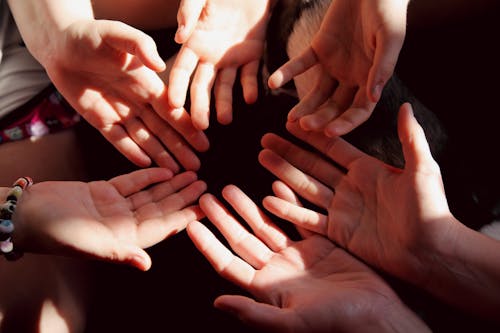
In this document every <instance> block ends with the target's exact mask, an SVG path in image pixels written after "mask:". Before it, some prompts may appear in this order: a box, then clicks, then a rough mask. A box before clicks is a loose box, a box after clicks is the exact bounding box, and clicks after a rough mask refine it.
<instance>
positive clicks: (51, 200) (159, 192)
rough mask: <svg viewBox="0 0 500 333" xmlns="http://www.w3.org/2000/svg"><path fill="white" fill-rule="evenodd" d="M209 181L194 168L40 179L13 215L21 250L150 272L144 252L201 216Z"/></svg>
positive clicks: (147, 256)
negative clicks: (77, 178) (199, 178)
mask: <svg viewBox="0 0 500 333" xmlns="http://www.w3.org/2000/svg"><path fill="white" fill-rule="evenodd" d="M205 189H206V185H205V183H204V182H202V181H197V180H196V174H195V173H193V172H191V171H186V172H184V173H181V174H178V175H176V176H173V173H172V172H171V171H170V170H168V169H161V168H151V169H141V170H138V171H134V172H132V173H129V174H126V175H122V176H118V177H115V178H113V179H111V180H109V181H94V182H89V183H83V182H68V181H66V182H54V181H50V182H41V183H35V184H34V185H33V186H31V187H30V188H29V189H27V190H25V191H24V192H23V195H22V196H21V198H20V199H19V202H18V204H17V209H16V211H15V214H14V216H13V219H14V221H13V223H14V225H15V230H14V234H13V243H14V246H16V247H19V248H20V249H21V250H24V251H28V252H37V253H49V254H56V255H70V256H79V257H88V258H92V259H98V260H105V261H111V262H116V263H125V264H129V265H132V266H134V267H137V268H139V269H141V270H147V269H149V267H150V266H151V258H150V257H149V255H148V254H147V253H146V252H145V251H144V250H143V249H144V248H147V247H150V246H153V245H154V244H156V243H158V242H161V241H162V240H164V239H166V238H168V237H170V236H172V235H174V234H176V233H177V232H179V231H180V230H183V229H184V228H185V227H186V225H187V224H188V223H189V222H191V221H194V220H197V219H200V218H202V217H203V213H202V212H201V210H200V209H199V207H198V206H196V205H195V202H196V201H197V200H198V198H199V196H200V195H201V194H202V193H203V192H204V191H205Z"/></svg>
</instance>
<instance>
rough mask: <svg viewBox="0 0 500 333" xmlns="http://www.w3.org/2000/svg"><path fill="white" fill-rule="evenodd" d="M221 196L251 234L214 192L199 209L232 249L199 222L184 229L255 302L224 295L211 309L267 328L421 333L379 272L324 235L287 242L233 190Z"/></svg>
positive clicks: (417, 322)
mask: <svg viewBox="0 0 500 333" xmlns="http://www.w3.org/2000/svg"><path fill="white" fill-rule="evenodd" d="M275 190H276V191H277V193H278V194H277V195H283V196H285V197H286V196H287V194H286V193H280V189H279V188H275ZM222 195H223V197H224V199H225V200H226V201H227V202H228V204H229V205H230V206H231V207H232V208H233V209H234V210H235V211H236V212H237V213H238V214H239V215H240V217H241V218H242V219H243V220H244V221H245V222H246V223H248V225H249V226H250V228H251V229H252V232H250V231H248V230H247V229H246V228H245V227H243V226H242V225H241V224H240V223H239V222H238V219H237V217H235V216H234V215H232V214H231V213H230V212H229V211H228V209H226V207H225V206H224V205H223V204H222V203H221V202H219V201H218V200H217V199H216V198H215V197H214V196H213V195H210V194H205V195H203V196H202V198H201V199H200V207H201V208H202V209H203V211H204V212H205V213H206V215H207V217H208V219H209V220H210V221H211V222H212V223H213V224H214V226H215V227H216V228H217V229H218V230H219V231H220V232H221V233H222V235H223V236H224V238H225V239H226V241H227V242H228V244H229V246H230V247H231V248H232V250H233V251H234V252H235V254H233V253H232V252H231V251H230V250H229V249H228V247H226V246H224V245H223V244H222V243H221V242H220V241H219V240H217V238H216V237H215V236H214V235H213V234H212V232H211V231H209V229H207V228H206V227H205V226H204V225H203V224H201V223H199V222H192V223H190V224H189V226H188V234H189V236H190V237H191V239H192V240H193V242H194V244H195V245H196V247H197V248H198V249H199V250H200V252H201V253H203V254H204V255H205V257H206V258H207V259H208V261H209V262H210V263H211V264H212V266H213V267H214V269H215V270H216V271H217V272H218V273H219V274H220V275H221V276H222V277H224V278H226V279H228V280H230V281H232V282H233V283H235V284H237V285H238V286H240V287H242V288H243V289H244V290H246V291H248V292H250V294H251V295H252V296H253V297H255V300H254V299H252V298H250V297H247V296H243V295H223V296H220V297H218V298H217V299H216V300H215V303H214V304H215V306H216V307H217V308H219V309H221V310H224V311H228V312H229V313H231V314H233V315H236V316H238V318H240V319H241V320H243V321H244V322H245V323H247V324H249V325H252V326H255V327H256V328H258V329H259V330H261V331H270V332H287V331H293V332H331V331H349V332H364V331H373V330H377V331H384V332H390V331H415V332H416V331H427V328H426V327H425V325H424V324H423V323H422V322H421V321H420V320H419V319H418V318H417V317H416V316H415V315H414V314H413V313H411V311H409V309H407V308H406V307H405V306H404V305H403V304H402V303H401V301H400V300H399V299H398V297H397V296H396V294H395V293H394V292H393V291H392V290H391V289H390V287H389V286H388V285H387V284H386V283H385V282H384V281H383V280H382V279H381V278H380V277H378V276H377V275H376V274H375V273H374V272H373V271H372V270H371V269H369V268H368V267H367V266H365V265H364V264H362V263H361V262H359V261H358V260H356V259H355V258H354V257H352V256H350V255H349V254H348V253H347V252H345V251H344V250H342V249H341V248H339V247H337V246H336V245H335V244H334V243H333V242H331V241H329V240H328V239H327V238H325V237H323V236H321V235H319V234H314V233H304V234H303V235H304V239H303V240H300V241H292V240H291V239H289V238H288V236H287V235H286V234H285V233H284V232H283V231H281V230H280V229H279V228H278V227H277V226H276V225H275V224H274V223H273V222H272V220H271V219H270V218H269V217H267V216H266V215H265V214H264V213H263V212H262V211H260V209H259V208H258V207H257V206H256V205H255V203H253V202H252V201H251V200H250V199H249V198H248V197H247V196H246V195H245V194H244V193H243V192H242V191H241V190H240V189H238V188H237V187H235V186H233V185H229V186H227V187H225V188H224V189H223V191H222Z"/></svg>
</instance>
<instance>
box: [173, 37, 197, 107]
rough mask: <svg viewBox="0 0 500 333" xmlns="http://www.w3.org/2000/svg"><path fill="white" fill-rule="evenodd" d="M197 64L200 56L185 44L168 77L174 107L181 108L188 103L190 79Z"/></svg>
mask: <svg viewBox="0 0 500 333" xmlns="http://www.w3.org/2000/svg"><path fill="white" fill-rule="evenodd" d="M197 64H198V56H197V55H196V53H195V52H193V50H191V49H190V48H188V47H186V46H185V45H183V46H182V47H181V49H180V51H179V54H178V55H177V57H176V58H175V62H174V65H173V66H172V69H171V70H170V75H169V77H168V83H169V87H168V102H169V103H170V106H172V107H173V108H181V107H183V106H184V103H186V94H187V91H188V87H189V81H190V80H191V75H192V74H193V72H194V70H195V68H196V65H197Z"/></svg>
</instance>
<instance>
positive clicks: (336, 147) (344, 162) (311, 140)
mask: <svg viewBox="0 0 500 333" xmlns="http://www.w3.org/2000/svg"><path fill="white" fill-rule="evenodd" d="M286 128H287V130H288V131H289V132H290V133H291V134H293V135H294V136H296V137H297V138H299V139H301V140H303V141H305V142H307V143H308V144H310V145H311V146H313V147H314V148H316V149H317V150H318V151H320V152H321V153H323V154H325V155H326V156H328V157H329V158H330V159H331V160H333V161H335V162H336V163H337V164H338V165H340V166H341V167H343V168H345V169H346V170H348V169H349V165H350V164H351V163H353V162H354V161H356V160H357V159H359V158H362V157H364V156H367V155H366V154H365V153H363V152H362V151H361V150H359V149H357V148H356V147H354V146H353V145H351V144H350V143H348V142H347V141H344V140H343V139H341V138H340V137H334V138H329V137H327V136H326V135H325V134H323V133H318V132H306V131H304V130H303V129H302V128H301V127H300V125H299V124H298V123H297V122H288V123H287V124H286Z"/></svg>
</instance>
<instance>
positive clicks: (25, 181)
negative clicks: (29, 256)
mask: <svg viewBox="0 0 500 333" xmlns="http://www.w3.org/2000/svg"><path fill="white" fill-rule="evenodd" d="M32 184H33V180H32V179H31V178H30V177H22V178H19V179H18V180H16V181H15V182H14V184H13V185H12V188H11V189H10V190H9V192H8V193H7V198H6V200H5V202H4V203H3V204H1V205H0V251H1V252H2V253H3V254H4V256H5V258H6V259H7V260H16V259H18V258H20V257H21V256H22V252H18V251H14V244H13V243H12V233H13V232H14V229H15V227H14V223H12V215H13V214H14V211H15V210H16V205H17V201H18V200H19V198H20V197H21V195H22V194H23V191H24V190H25V189H27V188H28V187H29V186H31V185H32Z"/></svg>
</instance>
